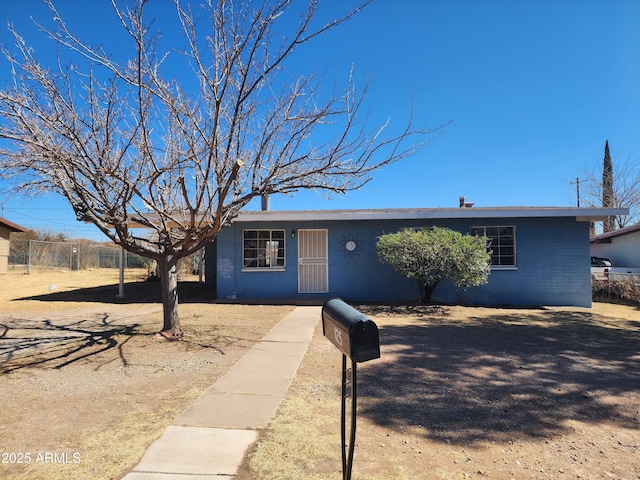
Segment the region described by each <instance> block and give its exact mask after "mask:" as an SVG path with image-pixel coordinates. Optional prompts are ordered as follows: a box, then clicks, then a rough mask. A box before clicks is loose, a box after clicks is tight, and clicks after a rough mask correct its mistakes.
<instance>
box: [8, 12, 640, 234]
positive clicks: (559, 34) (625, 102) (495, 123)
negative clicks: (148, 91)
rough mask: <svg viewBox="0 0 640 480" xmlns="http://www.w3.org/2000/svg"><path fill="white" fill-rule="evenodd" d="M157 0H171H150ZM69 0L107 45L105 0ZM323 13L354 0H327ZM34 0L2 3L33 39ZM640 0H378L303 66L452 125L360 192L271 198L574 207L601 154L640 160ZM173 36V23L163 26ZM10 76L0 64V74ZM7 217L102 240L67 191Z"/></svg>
mask: <svg viewBox="0 0 640 480" xmlns="http://www.w3.org/2000/svg"><path fill="white" fill-rule="evenodd" d="M154 1H155V2H157V3H158V4H160V3H162V2H165V3H167V11H171V8H170V6H169V4H170V3H171V2H169V0H154ZM78 3H79V2H74V1H71V0H60V1H58V2H56V4H57V5H59V8H60V10H61V12H62V13H63V16H65V17H66V18H67V22H68V23H69V24H70V25H71V26H72V27H73V28H74V29H75V30H77V31H78V33H79V34H81V35H83V36H89V37H92V38H89V39H90V40H94V39H99V41H101V42H102V43H103V44H104V45H105V46H108V41H109V32H110V31H111V26H112V23H113V19H114V17H113V14H112V13H111V11H110V9H109V8H110V7H109V5H108V4H109V2H108V1H107V0H95V1H92V2H88V1H87V2H84V3H82V4H80V5H79V6H78ZM321 3H322V5H321V9H320V12H319V15H320V18H328V17H331V16H335V15H339V14H340V12H342V11H343V9H344V8H346V7H345V5H354V4H355V3H356V2H354V1H351V0H349V1H339V0H323V1H322V2H321ZM30 15H31V16H33V17H35V18H38V19H43V20H44V21H48V19H50V17H51V15H50V14H49V12H48V11H47V10H46V9H45V8H43V7H42V5H41V3H40V1H39V0H21V1H20V2H14V1H13V0H0V22H2V27H3V28H2V31H0V43H3V44H6V43H7V42H9V41H10V37H9V35H8V33H7V31H6V28H4V24H5V23H6V22H7V21H10V22H12V23H13V24H14V25H15V27H16V28H17V29H18V30H19V31H20V32H23V36H24V37H25V38H26V39H27V41H28V42H29V43H31V44H32V45H33V46H34V47H35V48H36V50H37V51H38V49H42V48H46V47H44V46H43V37H42V35H41V34H39V33H38V32H37V31H36V30H35V28H34V27H33V25H32V24H31V22H30V20H29V19H28V17H29V16H30ZM639 25H640V0H613V1H604V0H537V1H533V0H530V1H510V0H484V1H477V0H432V1H425V0H394V1H391V0H374V1H373V3H372V4H371V5H369V6H368V7H367V8H365V9H364V10H363V11H362V12H361V13H360V14H359V15H357V16H356V17H354V18H353V19H352V20H351V21H350V22H348V23H346V24H343V25H342V26H340V27H338V28H337V29H336V30H333V31H330V32H328V33H327V34H325V35H324V36H321V37H319V38H318V39H316V41H315V42H314V43H313V44H311V45H308V46H307V47H305V49H304V50H301V51H300V52H299V55H298V57H296V58H297V60H296V61H297V62H300V66H301V67H302V68H311V69H313V70H319V71H321V72H326V75H327V76H328V77H329V78H328V81H329V82H332V81H333V79H334V78H336V79H338V80H340V79H343V78H345V77H346V75H347V74H348V71H349V69H350V68H351V65H352V64H353V65H354V67H355V75H356V80H357V81H358V82H359V83H360V84H364V82H365V81H367V79H368V80H369V81H370V91H369V95H368V97H367V110H368V111H370V112H371V115H372V118H373V119H377V120H378V121H384V120H385V119H386V118H388V117H390V118H391V121H392V122H393V123H392V125H402V124H403V123H404V122H405V121H406V119H407V117H408V115H409V114H410V112H411V107H412V106H413V117H414V123H415V125H416V126H420V127H424V126H428V127H437V126H439V125H441V124H445V123H447V122H451V124H449V125H448V126H447V127H446V128H445V129H444V132H443V133H442V135H440V136H438V137H437V138H435V139H434V140H433V141H432V142H430V143H428V144H427V145H425V146H424V147H423V148H422V150H421V151H420V152H419V153H418V154H417V155H415V156H414V157H411V158H407V159H405V160H403V161H401V162H400V163H397V164H394V165H391V166H388V167H385V168H384V169H382V170H380V171H379V172H378V173H377V174H375V178H374V179H373V180H372V181H371V182H370V183H369V184H367V185H366V186H365V187H364V188H363V189H362V190H361V191H357V192H351V193H349V194H347V195H345V196H341V197H337V198H335V199H333V200H326V199H324V198H323V197H322V196H320V195H318V194H316V193H314V192H307V193H301V194H298V195H296V196H295V197H290V198H286V197H274V198H273V199H272V200H271V207H272V209H349V208H399V207H455V206H457V204H458V197H460V196H465V197H466V198H467V200H468V201H472V202H475V205H476V206H487V207H489V206H519V205H523V206H567V205H575V186H574V185H570V183H569V182H571V181H574V180H575V178H576V177H577V176H579V175H581V174H582V173H583V172H584V171H586V170H591V169H594V168H596V169H598V168H600V166H601V164H602V158H603V152H604V143H605V140H609V145H610V147H611V154H612V158H613V162H614V169H615V165H616V163H617V162H625V161H630V162H634V163H638V164H640V28H638V26H639ZM165 35H167V36H169V35H170V32H165ZM6 80H7V72H6V68H0V85H1V84H4V83H5V82H6ZM3 202H4V203H3V206H2V207H3V210H2V213H1V215H2V216H4V217H5V218H7V219H9V220H11V221H13V222H15V223H18V224H21V225H23V226H26V227H29V228H42V229H47V230H53V231H63V232H65V233H67V234H69V235H71V236H81V237H84V238H95V239H100V235H98V234H97V229H95V228H94V227H91V226H89V225H83V224H80V223H78V222H76V221H75V217H74V216H73V213H72V211H71V209H70V208H69V207H68V206H66V204H65V202H64V201H63V200H58V199H55V198H53V197H47V198H45V199H38V200H25V199H22V198H5V199H3Z"/></svg>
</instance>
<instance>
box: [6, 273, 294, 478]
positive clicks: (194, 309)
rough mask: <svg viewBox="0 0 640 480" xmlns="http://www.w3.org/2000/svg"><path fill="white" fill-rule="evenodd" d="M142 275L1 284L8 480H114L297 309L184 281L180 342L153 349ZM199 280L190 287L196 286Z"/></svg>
mask: <svg viewBox="0 0 640 480" xmlns="http://www.w3.org/2000/svg"><path fill="white" fill-rule="evenodd" d="M145 277H146V271H133V272H128V273H127V279H126V280H127V283H126V285H125V291H124V293H125V295H126V297H125V298H124V299H120V300H119V299H116V298H115V296H116V295H117V294H118V287H117V281H118V280H117V278H118V277H117V272H110V271H96V272H87V271H85V272H58V273H39V274H32V275H23V274H9V275H0V281H1V282H2V283H3V286H2V288H1V290H0V405H2V408H1V409H0V478H2V479H29V480H33V479H43V480H45V479H46V480H52V479H65V480H68V479H78V480H84V479H87V480H88V479H118V478H121V477H122V476H123V475H124V474H125V473H127V471H128V470H129V469H130V468H132V467H133V466H135V464H136V463H137V462H138V460H139V458H140V457H141V455H142V454H143V453H144V451H145V449H146V447H147V446H148V445H149V444H150V443H151V442H153V441H154V440H155V439H156V438H158V437H159V436H160V434H161V433H162V432H163V431H164V428H165V427H166V425H168V424H169V423H170V421H171V420H172V419H173V418H174V417H175V416H176V415H178V414H179V413H180V412H181V411H182V410H184V408H186V406H187V405H189V404H190V403H191V402H192V401H193V400H194V399H195V398H196V397H197V396H198V395H199V394H200V393H201V392H202V391H203V390H204V389H205V388H207V387H208V386H210V385H211V384H212V383H213V382H214V381H215V380H216V379H217V378H218V377H220V376H221V375H223V374H224V373H225V372H226V371H227V369H228V368H229V367H230V366H231V365H233V364H234V363H235V362H236V361H237V360H238V359H239V358H240V357H241V356H242V355H243V354H244V353H245V352H246V351H247V350H248V349H249V348H250V347H251V346H252V345H253V344H254V343H255V342H256V341H257V340H259V339H260V338H262V336H263V335H264V334H265V333H266V332H267V331H268V330H270V329H271V327H272V326H273V325H275V324H276V323H277V322H278V321H279V320H280V319H282V318H283V317H284V316H285V315H286V314H287V313H288V312H290V311H291V309H292V307H282V306H246V305H234V306H231V305H215V304H211V303H209V301H210V299H211V292H210V291H208V289H207V287H204V286H201V285H198V284H197V283H195V282H188V283H184V282H183V283H181V284H180V286H179V292H180V295H181V302H182V304H181V306H180V315H181V321H182V327H183V328H184V330H185V337H184V340H182V341H180V342H167V341H166V340H157V339H155V338H154V335H153V334H154V333H155V332H157V331H158V330H159V329H160V327H161V326H162V308H161V304H160V303H159V301H160V293H159V284H158V283H150V282H146V281H144V279H145ZM191 280H194V279H191Z"/></svg>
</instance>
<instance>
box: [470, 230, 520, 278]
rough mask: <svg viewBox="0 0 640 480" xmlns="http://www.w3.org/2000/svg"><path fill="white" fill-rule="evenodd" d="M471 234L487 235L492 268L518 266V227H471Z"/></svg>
mask: <svg viewBox="0 0 640 480" xmlns="http://www.w3.org/2000/svg"><path fill="white" fill-rule="evenodd" d="M471 235H479V236H485V237H487V243H488V247H487V248H489V249H490V250H491V268H501V267H503V268H509V267H511V268H513V267H515V266H516V227H513V226H497V227H471Z"/></svg>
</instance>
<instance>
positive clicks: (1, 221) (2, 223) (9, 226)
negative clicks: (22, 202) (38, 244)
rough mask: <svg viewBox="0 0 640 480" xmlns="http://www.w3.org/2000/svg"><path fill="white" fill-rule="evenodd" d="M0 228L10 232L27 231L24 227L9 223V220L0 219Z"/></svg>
mask: <svg viewBox="0 0 640 480" xmlns="http://www.w3.org/2000/svg"><path fill="white" fill-rule="evenodd" d="M0 227H4V228H7V229H8V230H10V231H11V232H26V231H27V229H26V228H24V227H21V226H20V225H18V224H16V223H13V222H10V221H9V220H7V219H5V218H2V217H0Z"/></svg>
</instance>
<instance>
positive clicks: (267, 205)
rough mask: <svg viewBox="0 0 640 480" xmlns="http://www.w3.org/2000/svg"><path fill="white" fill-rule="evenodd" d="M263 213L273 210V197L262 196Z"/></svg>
mask: <svg viewBox="0 0 640 480" xmlns="http://www.w3.org/2000/svg"><path fill="white" fill-rule="evenodd" d="M261 199H262V211H263V212H266V211H268V210H271V197H270V196H269V195H262V197H261Z"/></svg>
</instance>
